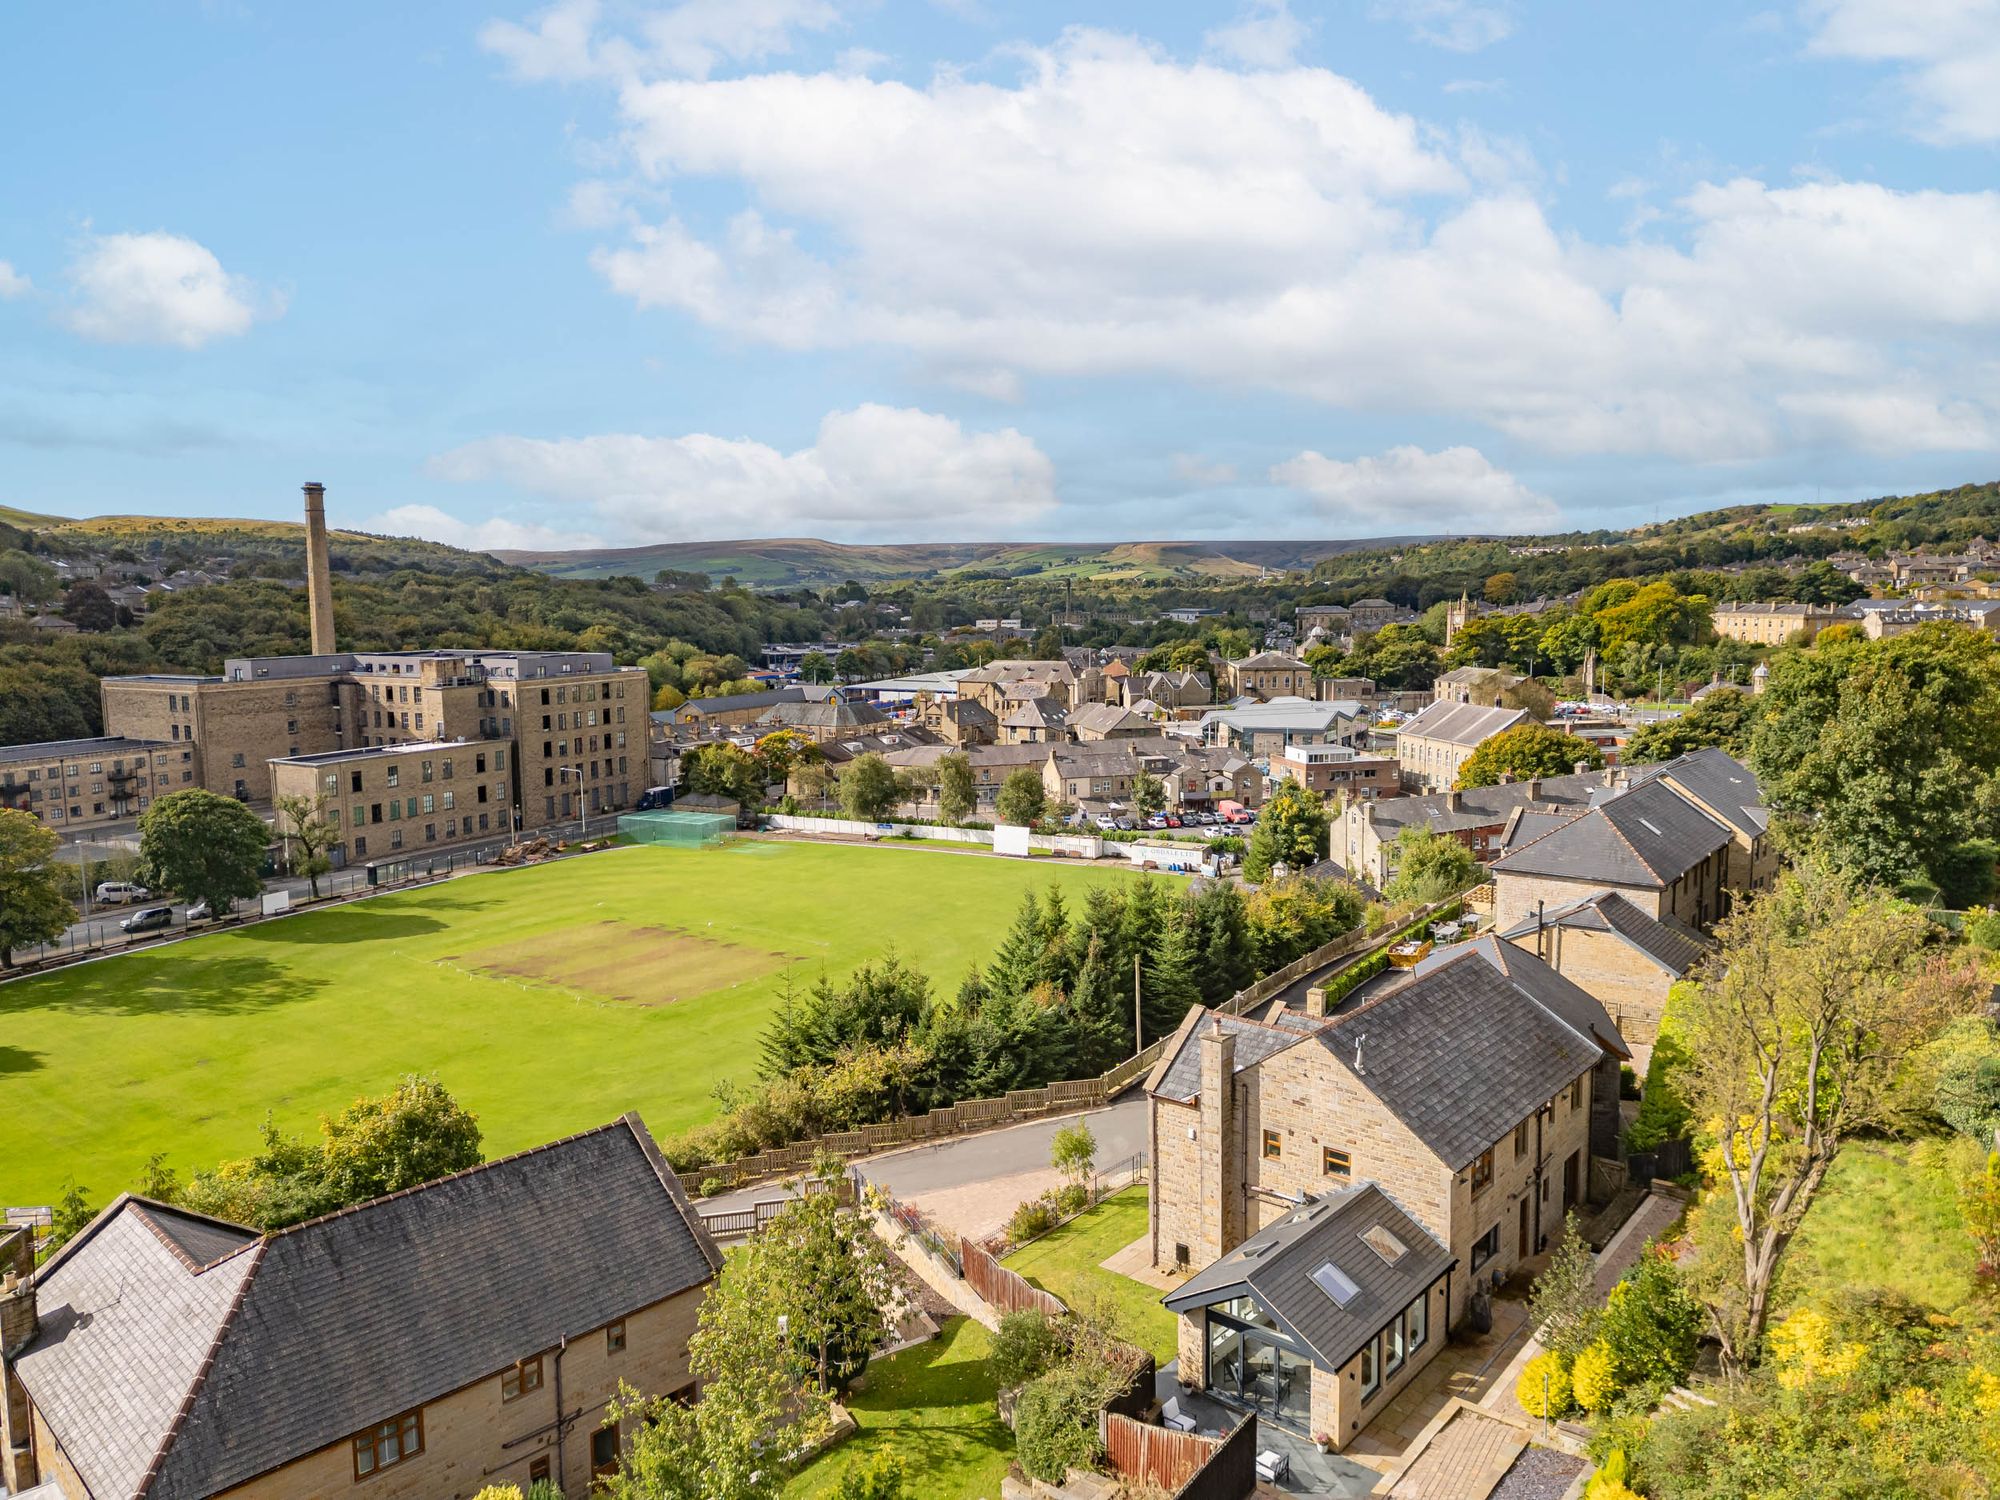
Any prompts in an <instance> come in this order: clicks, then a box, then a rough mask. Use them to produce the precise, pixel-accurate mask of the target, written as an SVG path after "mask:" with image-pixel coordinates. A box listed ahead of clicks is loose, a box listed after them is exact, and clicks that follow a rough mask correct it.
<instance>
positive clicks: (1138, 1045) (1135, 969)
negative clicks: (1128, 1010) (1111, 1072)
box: [1132, 953, 1146, 1057]
mask: <svg viewBox="0 0 2000 1500" xmlns="http://www.w3.org/2000/svg"><path fill="white" fill-rule="evenodd" d="M1145 1050H1146V1036H1145V1023H1144V1022H1143V1021H1142V1020H1141V1019H1140V1015H1139V955H1138V954H1136V953H1135V954H1133V955H1132V1055H1133V1056H1134V1057H1137V1056H1138V1055H1139V1054H1140V1053H1141V1052H1144V1051H1145Z"/></svg>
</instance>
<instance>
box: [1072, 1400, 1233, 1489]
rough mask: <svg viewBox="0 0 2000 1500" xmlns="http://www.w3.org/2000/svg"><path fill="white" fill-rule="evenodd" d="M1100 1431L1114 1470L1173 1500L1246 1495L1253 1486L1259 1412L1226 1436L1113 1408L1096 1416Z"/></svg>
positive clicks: (1099, 1433) (1106, 1453) (1099, 1434)
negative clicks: (1136, 1418)
mask: <svg viewBox="0 0 2000 1500" xmlns="http://www.w3.org/2000/svg"><path fill="white" fill-rule="evenodd" d="M1098 1437H1099V1438H1100V1439H1101V1440H1102V1442H1103V1444H1104V1452H1105V1456H1106V1458H1107V1459H1108V1460H1109V1461H1110V1464H1111V1467H1112V1469H1113V1471H1114V1472H1116V1473H1117V1474H1118V1475H1120V1476H1121V1477H1122V1478H1125V1479H1130V1480H1133V1481H1135V1482H1136V1483H1139V1484H1144V1485H1157V1486H1158V1487H1159V1488H1161V1489H1163V1490H1165V1491H1166V1492H1167V1493H1168V1494H1170V1495H1172V1496H1174V1497H1175V1500H1244V1497H1245V1496H1247V1495H1249V1494H1251V1493H1252V1492H1253V1491H1254V1490H1255V1489H1256V1488H1257V1418H1256V1417H1255V1416H1254V1415H1251V1416H1246V1417H1245V1418H1244V1419H1243V1420H1242V1421H1241V1422H1239V1423H1238V1424H1237V1425H1236V1426H1235V1427H1233V1428H1232V1429H1230V1431H1229V1434H1228V1436H1226V1437H1221V1438H1213V1437H1203V1436H1202V1435H1200V1434H1199V1433H1193V1432H1175V1431H1173V1430H1172V1429H1171V1428H1167V1427H1154V1426H1151V1425H1150V1424H1148V1423H1145V1422H1135V1421H1133V1420H1132V1419H1131V1418H1130V1417H1127V1416H1121V1415H1120V1414H1118V1413H1116V1412H1109V1411H1107V1412H1105V1413H1104V1414H1103V1415H1102V1416H1101V1417H1100V1418H1099V1419H1098Z"/></svg>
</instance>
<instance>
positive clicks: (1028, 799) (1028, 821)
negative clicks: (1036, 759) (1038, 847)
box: [994, 766, 1048, 826]
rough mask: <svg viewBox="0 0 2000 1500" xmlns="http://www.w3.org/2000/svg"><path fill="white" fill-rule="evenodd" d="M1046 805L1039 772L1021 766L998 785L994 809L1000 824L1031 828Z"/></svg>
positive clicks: (1029, 767)
mask: <svg viewBox="0 0 2000 1500" xmlns="http://www.w3.org/2000/svg"><path fill="white" fill-rule="evenodd" d="M1047 805H1048V789H1047V788H1046V787H1044V786H1043V785H1042V776H1041V772H1039V771H1037V770H1035V769H1034V768H1033V767H1031V766H1022V767H1021V768H1020V769H1019V770H1016V771H1011V772H1009V773H1008V776H1007V779H1006V780H1005V781H1003V782H1001V783H1000V796H999V798H998V799H997V801H996V802H995V804H994V807H995V810H996V811H997V812H998V813H999V814H1000V821H1001V822H1003V823H1015V824H1021V825H1024V826H1032V825H1033V824H1034V822H1035V820H1036V819H1038V818H1040V817H1041V815H1042V809H1043V808H1044V807H1046V806H1047Z"/></svg>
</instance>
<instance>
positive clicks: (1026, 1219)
mask: <svg viewBox="0 0 2000 1500" xmlns="http://www.w3.org/2000/svg"><path fill="white" fill-rule="evenodd" d="M1056 1217H1057V1216H1056V1206H1055V1204H1054V1203H1053V1202H1051V1201H1050V1200H1049V1199H1047V1198H1030V1199H1029V1200H1028V1201H1027V1202H1025V1203H1023V1204H1022V1205H1021V1206H1020V1207H1019V1208H1017V1209H1015V1210H1014V1215H1013V1217H1012V1218H1010V1219H1008V1221H1007V1238H1008V1239H1010V1240H1012V1241H1013V1242H1014V1243H1015V1244H1017V1245H1021V1244H1025V1243H1027V1242H1028V1241H1029V1240H1031V1239H1033V1238H1034V1237H1035V1236H1036V1235H1038V1234H1047V1233H1048V1232H1049V1231H1050V1230H1051V1229H1053V1228H1055V1227H1056Z"/></svg>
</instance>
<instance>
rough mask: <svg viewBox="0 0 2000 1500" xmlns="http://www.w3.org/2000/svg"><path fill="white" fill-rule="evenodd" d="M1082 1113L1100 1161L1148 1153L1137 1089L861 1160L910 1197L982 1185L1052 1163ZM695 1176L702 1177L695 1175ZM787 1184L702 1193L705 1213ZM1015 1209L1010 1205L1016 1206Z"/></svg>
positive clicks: (761, 1197)
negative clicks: (1088, 1105)
mask: <svg viewBox="0 0 2000 1500" xmlns="http://www.w3.org/2000/svg"><path fill="white" fill-rule="evenodd" d="M1079 1118H1081V1119H1083V1120H1084V1121H1085V1122H1086V1123H1088V1124H1089V1126H1090V1129H1091V1133H1092V1134H1093V1135H1095V1136H1096V1137H1097V1164H1098V1165H1099V1166H1100V1167H1111V1166H1114V1165H1116V1164H1117V1163H1118V1162H1121V1161H1123V1160H1125V1159H1126V1158H1127V1157H1130V1156H1139V1157H1143V1156H1144V1155H1145V1154H1146V1096H1145V1095H1144V1094H1143V1093H1141V1092H1138V1091H1136V1090H1135V1091H1134V1092H1133V1093H1131V1094H1130V1095H1128V1096H1127V1097H1125V1098H1124V1099H1121V1100H1119V1101H1118V1102H1117V1103H1115V1104H1111V1105H1108V1106H1106V1107H1105V1108H1103V1109H1094V1110H1090V1111H1088V1112H1087V1113H1086V1114H1084V1115H1082V1116H1080V1117H1079V1116H1077V1115H1060V1116H1056V1117H1053V1118H1050V1119H1047V1120H1032V1121H1030V1122H1028V1123H1027V1124H1025V1125H1010V1126H1008V1127H1007V1128H1006V1129H1004V1130H989V1131H986V1132H984V1133H983V1134H980V1135H956V1136H951V1137H948V1138H947V1139H945V1140H942V1141H936V1142H933V1143H931V1144H929V1145H925V1146H905V1147H902V1148H901V1149H899V1150H896V1151H890V1152H886V1153H884V1154H883V1155H881V1156H871V1157H869V1158H867V1159H866V1160H864V1161H860V1162H856V1163H855V1165H856V1166H857V1167H859V1168H860V1170H861V1175H862V1176H863V1177H865V1178H867V1180H868V1181H870V1182H872V1183H874V1184H875V1185H876V1186H878V1187H884V1188H887V1189H888V1190H889V1191H890V1192H891V1193H893V1194H895V1196H896V1197H898V1198H902V1199H905V1200H907V1199H912V1198H917V1197H920V1196H924V1195H928V1194H932V1193H940V1192H950V1191H952V1190H954V1189H958V1188H967V1187H976V1186H977V1185H979V1184H981V1183H985V1182H994V1181H997V1180H1000V1179H1003V1178H1015V1177H1025V1176H1027V1175H1029V1174H1032V1173H1038V1172H1045V1171H1047V1170H1048V1168H1049V1143H1050V1141H1051V1140H1052V1139H1053V1137H1054V1136H1055V1133H1056V1132H1057V1131H1058V1130H1060V1129H1061V1128H1062V1127H1063V1126H1065V1125H1070V1124H1074V1123H1075V1122H1076V1121H1077V1120H1078V1119H1079ZM688 1176H689V1179H690V1180H695V1179H698V1178H699V1176H700V1174H699V1173H695V1172H690V1173H689V1174H688ZM789 1196H790V1194H789V1193H788V1192H787V1190H786V1189H785V1187H784V1185H783V1184H781V1183H776V1182H766V1183H763V1184H760V1185H759V1186H756V1187H747V1188H742V1189H740V1190H738V1191H737V1192H734V1193H723V1194H719V1195H717V1196H716V1197H713V1198H704V1199H702V1200H701V1201H700V1203H699V1204H698V1207H700V1208H701V1209H702V1210H703V1212H705V1213H724V1212H728V1211H729V1210H732V1209H744V1208H748V1207H749V1206H750V1205H751V1204H753V1203H758V1202H764V1201H768V1200H770V1199H773V1198H784V1197H789ZM1010 1206H1011V1204H1010Z"/></svg>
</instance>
